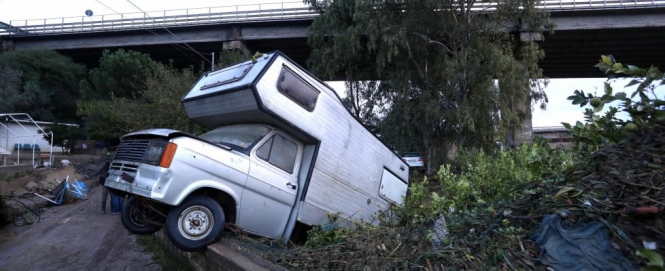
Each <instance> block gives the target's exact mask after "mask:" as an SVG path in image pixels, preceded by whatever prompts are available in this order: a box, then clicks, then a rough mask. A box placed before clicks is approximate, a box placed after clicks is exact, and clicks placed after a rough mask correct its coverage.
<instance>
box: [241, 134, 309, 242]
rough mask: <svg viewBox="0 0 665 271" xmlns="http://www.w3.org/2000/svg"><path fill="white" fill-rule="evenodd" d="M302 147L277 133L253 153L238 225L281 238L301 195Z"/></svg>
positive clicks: (270, 136)
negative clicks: (299, 194) (299, 186)
mask: <svg viewBox="0 0 665 271" xmlns="http://www.w3.org/2000/svg"><path fill="white" fill-rule="evenodd" d="M302 150H303V145H302V143H300V142H298V141H296V140H294V139H293V138H291V137H289V136H287V135H285V134H283V133H281V132H277V131H274V132H273V133H271V134H269V135H268V136H266V139H264V140H263V141H262V142H260V143H259V144H257V147H256V148H254V149H253V150H252V152H251V153H250V166H249V177H248V179H247V184H246V185H245V190H244V191H243V194H242V199H241V204H240V211H239V214H238V225H239V226H240V227H242V228H244V229H245V230H247V231H250V232H253V233H256V234H259V235H263V236H267V237H271V238H281V237H282V234H283V233H284V228H285V227H286V223H287V222H288V219H289V215H290V214H291V209H292V208H293V205H294V204H295V201H296V195H297V194H298V189H299V188H298V171H299V170H300V168H299V167H300V160H301V159H302Z"/></svg>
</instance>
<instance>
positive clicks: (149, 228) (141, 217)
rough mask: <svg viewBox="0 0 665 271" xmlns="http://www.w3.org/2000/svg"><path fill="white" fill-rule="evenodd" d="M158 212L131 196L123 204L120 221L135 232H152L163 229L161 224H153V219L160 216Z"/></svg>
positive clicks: (130, 230)
mask: <svg viewBox="0 0 665 271" xmlns="http://www.w3.org/2000/svg"><path fill="white" fill-rule="evenodd" d="M158 216H159V214H157V212H155V211H153V210H151V209H150V208H146V207H145V206H144V205H143V203H141V201H140V200H139V199H137V198H136V197H129V199H128V200H127V201H126V202H125V205H123V206H122V211H121V212H120V221H122V225H123V226H125V229H127V230H128V231H129V232H131V233H134V234H151V233H153V232H156V231H158V230H159V229H161V228H162V227H161V226H158V225H155V224H151V223H150V222H151V220H152V219H154V218H156V217H158Z"/></svg>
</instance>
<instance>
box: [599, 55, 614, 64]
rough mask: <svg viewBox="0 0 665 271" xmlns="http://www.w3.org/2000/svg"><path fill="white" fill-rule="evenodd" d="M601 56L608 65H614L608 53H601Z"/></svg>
mask: <svg viewBox="0 0 665 271" xmlns="http://www.w3.org/2000/svg"><path fill="white" fill-rule="evenodd" d="M600 58H601V59H602V60H603V63H605V64H607V65H612V64H613V63H612V60H611V59H610V58H609V57H607V56H606V55H601V56H600Z"/></svg>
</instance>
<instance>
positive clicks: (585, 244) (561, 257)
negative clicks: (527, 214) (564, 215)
mask: <svg viewBox="0 0 665 271" xmlns="http://www.w3.org/2000/svg"><path fill="white" fill-rule="evenodd" d="M533 239H534V240H535V241H536V243H538V246H540V249H541V257H540V259H541V261H542V263H543V264H545V265H547V266H550V267H551V268H553V269H554V270H559V271H564V270H565V271H568V270H570V271H573V270H574V271H586V270H608V271H611V270H616V271H623V270H640V268H639V267H638V266H637V265H635V264H634V263H633V262H632V261H630V260H629V259H627V258H626V257H624V256H623V255H621V254H620V253H619V252H617V251H616V250H615V249H614V248H612V246H611V245H610V241H609V239H608V235H607V227H605V225H604V224H603V223H602V222H600V221H593V222H589V223H577V224H575V225H573V226H571V227H568V226H566V225H564V222H563V221H562V220H561V218H560V217H559V216H557V215H549V216H546V217H545V218H543V222H542V223H541V224H540V227H539V228H538V231H537V232H536V235H535V236H534V237H533Z"/></svg>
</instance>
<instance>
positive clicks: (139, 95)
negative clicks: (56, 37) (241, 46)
mask: <svg viewBox="0 0 665 271" xmlns="http://www.w3.org/2000/svg"><path fill="white" fill-rule="evenodd" d="M134 57H137V58H141V60H134V59H131V58H134ZM247 57H248V54H247V53H246V52H241V51H225V52H222V54H220V58H219V59H220V62H219V63H218V65H219V66H227V65H230V64H234V63H236V62H238V61H240V60H244V59H247ZM100 61H101V62H102V63H107V64H103V65H102V67H103V69H102V67H100V68H99V69H98V70H96V71H91V73H90V74H91V81H93V82H96V81H97V82H102V83H103V82H104V80H106V81H107V83H108V84H111V85H113V84H115V85H118V86H120V87H123V86H124V89H123V90H122V92H121V93H123V94H122V96H117V95H116V92H114V91H113V90H112V89H106V90H105V87H104V88H101V90H102V91H98V92H96V93H97V94H99V95H97V96H88V98H91V97H96V98H95V99H92V100H82V101H80V102H79V114H80V115H81V116H84V117H85V119H86V121H87V129H88V131H89V132H90V134H91V136H92V137H93V138H96V139H102V140H106V139H110V138H118V137H120V136H122V135H124V134H126V133H128V132H130V131H138V130H143V129H148V128H156V127H161V128H171V129H176V130H182V131H186V132H190V133H194V134H200V133H203V132H204V128H203V127H202V126H200V125H197V124H195V123H193V122H191V121H190V120H189V119H188V118H187V115H186V114H185V110H184V108H183V107H182V104H181V101H180V100H181V98H182V97H183V96H185V94H187V92H188V91H189V89H190V88H191V86H192V84H194V82H196V80H197V79H198V77H199V75H198V74H197V73H196V72H195V71H194V70H193V69H192V68H187V69H183V70H178V69H176V68H174V67H173V66H171V65H163V64H160V63H157V62H155V61H153V60H151V59H150V58H149V57H148V56H147V55H145V54H140V53H136V52H132V51H129V52H124V51H122V50H119V51H116V52H112V53H111V52H105V54H104V57H103V59H102V60H100ZM137 61H138V62H137ZM135 65H137V66H135ZM139 68H140V69H141V70H135V69H139ZM133 69H134V70H135V73H136V74H137V76H136V77H132V78H128V79H126V80H125V79H123V78H120V77H121V75H123V76H124V75H126V74H125V71H117V70H133ZM99 74H109V75H112V76H115V78H106V79H103V80H97V79H95V77H96V76H99ZM104 84H105V83H104ZM107 91H108V92H107ZM107 94H108V98H106V96H104V95H107Z"/></svg>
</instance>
